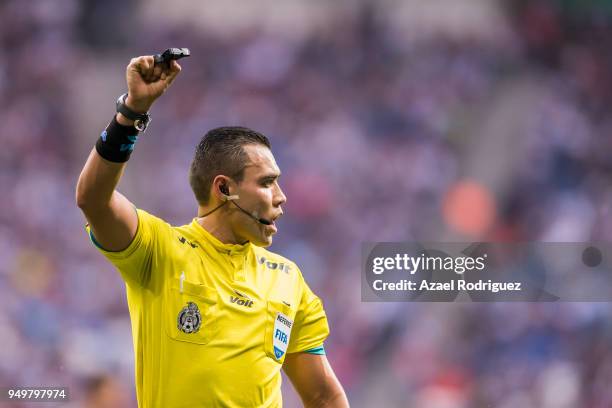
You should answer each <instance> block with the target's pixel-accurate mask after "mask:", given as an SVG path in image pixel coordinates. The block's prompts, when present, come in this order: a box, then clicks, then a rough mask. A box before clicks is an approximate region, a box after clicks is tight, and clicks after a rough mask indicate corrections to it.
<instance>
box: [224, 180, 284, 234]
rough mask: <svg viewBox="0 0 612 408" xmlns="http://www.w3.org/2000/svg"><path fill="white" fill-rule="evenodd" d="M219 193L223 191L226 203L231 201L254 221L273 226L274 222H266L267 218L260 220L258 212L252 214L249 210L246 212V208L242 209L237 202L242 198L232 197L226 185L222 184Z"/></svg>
mask: <svg viewBox="0 0 612 408" xmlns="http://www.w3.org/2000/svg"><path fill="white" fill-rule="evenodd" d="M219 191H221V193H222V194H223V195H224V196H225V202H228V201H230V202H231V203H232V204H234V205H235V206H236V207H237V208H238V209H239V210H240V211H242V212H243V213H245V214H246V215H248V216H249V217H251V218H252V219H254V220H255V221H257V222H258V223H260V224H263V225H272V221H269V220H266V219H265V218H259V217H258V216H257V212H255V211H253V212H252V213H250V212H248V211H247V210H245V209H244V208H242V207H241V206H239V205H238V203H236V201H235V200H238V199H239V198H240V196H238V195H230V193H229V190H228V189H227V186H226V185H225V184H221V185H220V186H219Z"/></svg>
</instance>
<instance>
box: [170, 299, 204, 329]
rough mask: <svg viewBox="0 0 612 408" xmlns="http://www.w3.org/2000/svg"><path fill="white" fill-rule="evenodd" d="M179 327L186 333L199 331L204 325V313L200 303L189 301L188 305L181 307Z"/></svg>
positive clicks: (178, 319)
mask: <svg viewBox="0 0 612 408" xmlns="http://www.w3.org/2000/svg"><path fill="white" fill-rule="evenodd" d="M176 320H177V326H178V329H179V330H180V331H182V332H184V333H187V334H190V333H197V332H198V330H200V326H201V325H202V315H201V314H200V310H199V309H198V305H196V304H195V303H193V302H187V306H185V307H184V308H182V309H181V311H180V312H179V314H178V317H177V319H176Z"/></svg>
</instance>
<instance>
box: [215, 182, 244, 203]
mask: <svg viewBox="0 0 612 408" xmlns="http://www.w3.org/2000/svg"><path fill="white" fill-rule="evenodd" d="M219 191H220V192H221V194H223V196H224V198H225V201H231V200H237V199H238V198H240V197H239V196H237V195H230V192H229V188H227V184H220V185H219Z"/></svg>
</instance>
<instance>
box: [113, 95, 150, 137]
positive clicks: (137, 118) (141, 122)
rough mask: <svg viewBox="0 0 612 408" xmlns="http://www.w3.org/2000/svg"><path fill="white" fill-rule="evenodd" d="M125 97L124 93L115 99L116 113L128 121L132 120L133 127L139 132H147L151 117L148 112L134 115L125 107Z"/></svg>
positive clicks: (134, 113)
mask: <svg viewBox="0 0 612 408" xmlns="http://www.w3.org/2000/svg"><path fill="white" fill-rule="evenodd" d="M127 96H128V94H127V93H124V94H123V95H121V96H120V97H119V98H117V112H119V113H121V114H122V115H123V116H125V117H126V118H128V119H129V120H133V121H134V127H135V128H136V130H138V131H139V132H144V131H145V130H147V126H149V123H150V122H151V115H149V112H145V113H136V112H134V111H133V110H131V109H130V108H128V107H127V106H125V99H126V98H127Z"/></svg>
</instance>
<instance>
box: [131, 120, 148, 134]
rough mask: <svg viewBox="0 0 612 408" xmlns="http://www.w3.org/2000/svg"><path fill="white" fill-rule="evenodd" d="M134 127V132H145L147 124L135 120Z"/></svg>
mask: <svg viewBox="0 0 612 408" xmlns="http://www.w3.org/2000/svg"><path fill="white" fill-rule="evenodd" d="M134 127H135V128H136V130H138V131H139V132H142V131H143V130H145V129H146V128H147V124H146V123H145V122H144V121H143V120H140V119H136V120H135V121H134Z"/></svg>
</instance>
